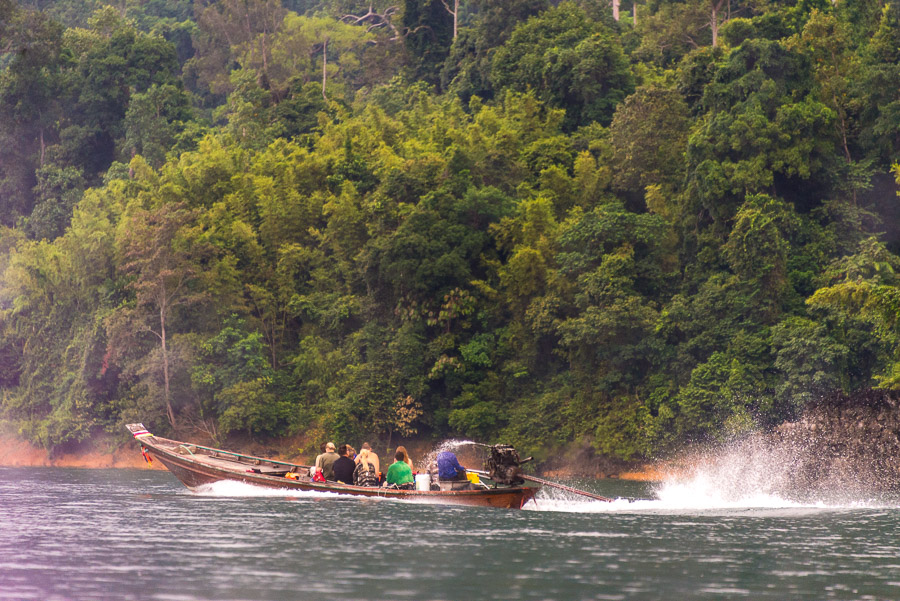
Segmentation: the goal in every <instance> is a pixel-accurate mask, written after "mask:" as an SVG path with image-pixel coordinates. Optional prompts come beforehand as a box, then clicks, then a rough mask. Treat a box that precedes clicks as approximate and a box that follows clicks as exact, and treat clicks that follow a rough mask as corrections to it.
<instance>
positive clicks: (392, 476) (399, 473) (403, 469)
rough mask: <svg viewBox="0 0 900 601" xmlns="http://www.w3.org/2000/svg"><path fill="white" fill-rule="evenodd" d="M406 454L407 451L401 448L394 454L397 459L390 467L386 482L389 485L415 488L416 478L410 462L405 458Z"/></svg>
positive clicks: (409, 488) (408, 488)
mask: <svg viewBox="0 0 900 601" xmlns="http://www.w3.org/2000/svg"><path fill="white" fill-rule="evenodd" d="M405 456H406V453H404V452H402V451H400V450H399V449H398V450H397V452H396V453H395V454H394V459H395V460H396V461H394V463H392V464H391V467H389V468H388V471H387V480H386V483H387V485H388V486H391V485H395V486H396V487H397V488H402V489H406V490H411V489H412V488H413V483H414V482H415V481H416V480H415V478H413V475H412V470H411V469H410V468H409V464H407V463H406V461H404V460H403V459H404V457H405Z"/></svg>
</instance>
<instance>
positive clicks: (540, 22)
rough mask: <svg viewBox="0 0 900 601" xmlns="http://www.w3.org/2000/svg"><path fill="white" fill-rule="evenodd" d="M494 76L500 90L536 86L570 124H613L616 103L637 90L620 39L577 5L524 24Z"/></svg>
mask: <svg viewBox="0 0 900 601" xmlns="http://www.w3.org/2000/svg"><path fill="white" fill-rule="evenodd" d="M492 79H493V81H494V83H495V84H496V85H497V86H498V87H501V88H503V87H509V88H512V89H514V90H518V91H520V92H525V91H526V90H528V89H529V88H532V89H534V90H536V91H537V94H538V96H539V97H540V98H541V99H542V100H545V101H547V102H549V103H552V104H554V105H555V106H558V107H561V108H565V109H566V124H567V125H568V127H569V128H575V127H577V126H579V125H586V124H588V123H590V122H592V121H599V122H600V123H603V124H608V123H609V121H610V120H611V119H612V115H613V112H614V110H615V107H616V105H617V104H618V103H619V102H621V101H622V100H624V99H625V97H626V96H627V95H628V94H630V93H631V92H632V91H633V90H634V80H633V78H632V75H631V71H630V69H629V66H628V62H627V60H626V58H625V54H624V52H623V51H622V47H621V45H620V43H619V42H618V40H617V39H616V38H615V37H614V36H613V35H612V34H611V33H610V32H609V31H608V30H607V29H606V28H605V27H604V26H603V25H601V24H599V23H595V22H593V21H591V20H590V19H589V18H588V16H587V15H586V14H585V12H584V11H583V10H582V9H581V8H579V7H578V6H577V5H575V4H572V3H563V4H561V5H560V6H559V7H557V8H553V9H550V10H548V11H546V12H545V13H543V14H541V15H540V16H537V17H532V18H530V19H529V20H528V21H527V22H526V23H523V24H521V25H519V26H518V27H517V28H516V29H515V30H514V31H513V33H512V34H511V35H510V38H509V40H508V41H507V42H506V43H505V44H504V45H503V46H501V47H500V48H498V49H497V52H496V54H495V55H494V59H493V67H492Z"/></svg>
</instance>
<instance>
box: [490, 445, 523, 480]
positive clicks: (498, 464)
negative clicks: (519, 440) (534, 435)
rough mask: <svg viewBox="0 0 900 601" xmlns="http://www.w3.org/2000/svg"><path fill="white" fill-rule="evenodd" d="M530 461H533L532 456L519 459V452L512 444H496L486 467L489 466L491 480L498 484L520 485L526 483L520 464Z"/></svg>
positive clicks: (492, 448)
mask: <svg viewBox="0 0 900 601" xmlns="http://www.w3.org/2000/svg"><path fill="white" fill-rule="evenodd" d="M529 461H531V457H528V458H527V459H519V453H518V452H517V451H516V449H515V448H513V447H512V445H508V444H495V445H494V446H492V447H491V456H490V457H489V458H488V460H487V465H486V466H485V467H487V471H488V474H489V475H490V477H491V480H493V481H494V482H496V483H497V484H510V485H516V486H518V485H519V484H524V483H525V479H524V478H522V468H521V467H520V466H521V465H522V464H523V463H527V462H529Z"/></svg>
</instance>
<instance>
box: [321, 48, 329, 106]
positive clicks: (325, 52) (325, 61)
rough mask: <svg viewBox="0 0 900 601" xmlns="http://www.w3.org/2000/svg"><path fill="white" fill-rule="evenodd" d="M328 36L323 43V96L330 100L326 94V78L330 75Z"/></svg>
mask: <svg viewBox="0 0 900 601" xmlns="http://www.w3.org/2000/svg"><path fill="white" fill-rule="evenodd" d="M327 68H328V38H325V42H324V43H323V44H322V98H324V99H325V100H328V96H326V95H325V80H326V78H327V77H328V71H327V70H326V69H327Z"/></svg>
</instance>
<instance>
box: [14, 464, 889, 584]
mask: <svg viewBox="0 0 900 601" xmlns="http://www.w3.org/2000/svg"><path fill="white" fill-rule="evenodd" d="M569 484H574V485H578V486H582V487H584V488H586V489H589V490H592V491H594V492H597V493H600V494H603V495H607V496H613V497H641V498H646V500H637V501H634V502H629V501H627V500H624V499H623V500H619V501H616V502H614V503H611V504H607V503H601V502H594V501H589V500H580V499H579V498H577V497H572V496H568V495H567V494H559V495H558V494H554V493H552V492H548V491H546V490H545V491H542V492H541V494H540V495H539V496H538V501H537V504H536V505H533V504H529V505H528V506H526V509H525V510H523V511H514V510H499V509H479V508H455V507H448V506H423V505H411V504H404V503H402V502H397V501H390V500H384V499H373V500H361V499H358V498H343V497H337V496H334V495H324V494H312V493H310V494H297V493H291V492H288V491H273V490H265V489H257V488H254V487H251V486H246V485H240V484H234V483H219V484H216V485H213V486H212V487H210V488H209V489H208V490H206V491H205V492H203V493H200V494H197V493H192V492H190V491H188V490H187V489H186V488H184V487H183V486H182V485H181V483H179V482H178V481H177V480H176V479H175V478H174V477H173V476H172V475H170V474H169V473H168V472H162V471H149V470H146V471H144V470H76V469H59V468H27V469H25V468H0V600H16V601H22V600H26V599H28V600H31V599H35V600H40V601H55V600H84V601H104V600H107V599H109V600H117V601H122V600H129V599H133V600H140V601H147V600H172V601H194V600H210V601H212V600H215V601H230V600H251V601H268V600H273V601H274V600H277V601H286V600H291V599H298V600H306V599H309V600H320V599H329V600H338V599H340V600H344V599H350V600H352V599H371V600H392V599H398V600H401V599H408V600H415V601H426V600H483V599H533V600H545V599H554V600H576V599H754V600H758V599H777V600H784V599H816V600H823V599H898V598H900V506H898V505H897V504H896V503H884V502H879V501H877V500H872V499H857V500H850V501H847V502H844V503H841V504H836V505H827V504H823V503H807V504H803V503H797V502H793V501H787V500H783V499H781V498H779V497H777V496H772V495H765V494H760V495H756V496H750V497H743V498H734V497H733V496H732V497H729V496H728V495H727V494H719V493H718V492H716V491H715V488H714V487H712V488H710V487H709V485H708V483H706V484H702V485H701V484H700V483H697V482H694V483H691V482H682V483H679V484H678V485H672V486H662V487H651V486H649V485H644V484H639V483H631V482H619V481H591V482H583V481H582V482H569ZM720 492H721V491H720ZM726 492H727V491H726Z"/></svg>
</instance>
